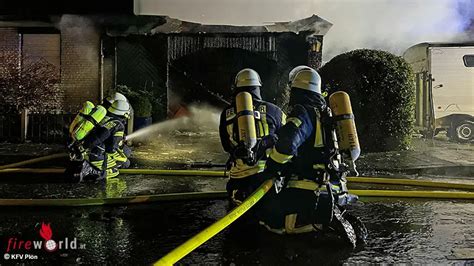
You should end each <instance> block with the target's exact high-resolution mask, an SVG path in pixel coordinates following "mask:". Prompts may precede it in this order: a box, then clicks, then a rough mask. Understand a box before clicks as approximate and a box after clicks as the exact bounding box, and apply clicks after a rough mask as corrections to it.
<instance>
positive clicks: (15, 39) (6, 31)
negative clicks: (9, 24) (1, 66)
mask: <svg viewBox="0 0 474 266" xmlns="http://www.w3.org/2000/svg"><path fill="white" fill-rule="evenodd" d="M19 45H20V37H19V35H18V31H17V29H16V28H0V51H19Z"/></svg>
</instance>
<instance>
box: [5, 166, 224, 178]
mask: <svg viewBox="0 0 474 266" xmlns="http://www.w3.org/2000/svg"><path fill="white" fill-rule="evenodd" d="M64 171H65V169H64V168H9V169H3V170H0V174H64ZM120 173H121V174H129V175H138V174H140V175H172V176H212V177H227V176H228V172H226V171H208V170H174V169H133V168H131V169H120Z"/></svg>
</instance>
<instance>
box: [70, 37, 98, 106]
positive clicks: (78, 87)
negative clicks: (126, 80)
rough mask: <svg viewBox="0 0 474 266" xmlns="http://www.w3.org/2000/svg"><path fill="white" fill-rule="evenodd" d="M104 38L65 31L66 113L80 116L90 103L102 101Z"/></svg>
mask: <svg viewBox="0 0 474 266" xmlns="http://www.w3.org/2000/svg"><path fill="white" fill-rule="evenodd" d="M99 67H100V35H99V33H98V32H95V31H90V32H81V33H80V35H78V33H77V32H76V31H74V28H72V29H71V30H69V29H64V30H62V31H61V87H62V88H63V90H64V105H65V106H64V109H65V111H67V112H77V110H79V109H80V107H81V105H82V104H83V103H84V102H85V101H87V100H89V101H93V102H96V103H97V102H99V101H100V99H99V98H100V68H99Z"/></svg>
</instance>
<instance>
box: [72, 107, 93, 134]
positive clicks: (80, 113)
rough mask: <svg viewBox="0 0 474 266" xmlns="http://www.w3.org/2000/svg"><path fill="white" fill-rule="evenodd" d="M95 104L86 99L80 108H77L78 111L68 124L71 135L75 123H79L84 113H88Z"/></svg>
mask: <svg viewBox="0 0 474 266" xmlns="http://www.w3.org/2000/svg"><path fill="white" fill-rule="evenodd" d="M94 107H95V105H94V104H93V103H91V102H89V101H86V102H85V103H84V105H83V106H82V109H81V110H79V113H78V114H77V115H76V117H74V120H72V122H71V124H70V125H69V134H70V135H71V136H72V133H73V132H74V130H75V129H76V128H77V125H78V124H80V123H81V122H82V121H83V120H84V119H85V118H84V116H85V115H88V114H90V112H91V111H92V110H93V109H94Z"/></svg>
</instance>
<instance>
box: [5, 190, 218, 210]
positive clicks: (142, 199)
mask: <svg viewBox="0 0 474 266" xmlns="http://www.w3.org/2000/svg"><path fill="white" fill-rule="evenodd" d="M226 197H227V192H225V191H212V192H186V193H169V194H154V195H139V196H128V197H120V198H69V199H0V206H61V207H81V206H103V205H124V204H137V203H151V202H160V201H177V200H198V199H199V200H200V199H222V198H226Z"/></svg>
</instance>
